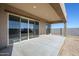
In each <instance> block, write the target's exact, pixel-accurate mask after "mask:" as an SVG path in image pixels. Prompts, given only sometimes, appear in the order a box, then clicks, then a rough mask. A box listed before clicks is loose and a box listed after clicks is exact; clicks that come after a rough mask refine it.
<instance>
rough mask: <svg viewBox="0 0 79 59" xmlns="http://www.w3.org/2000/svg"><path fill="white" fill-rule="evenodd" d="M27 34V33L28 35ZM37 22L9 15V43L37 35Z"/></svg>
mask: <svg viewBox="0 0 79 59" xmlns="http://www.w3.org/2000/svg"><path fill="white" fill-rule="evenodd" d="M28 34H29V35H28ZM38 35H39V22H37V21H32V20H29V23H28V19H26V18H21V17H19V16H14V15H9V44H12V43H15V42H18V41H20V40H27V39H28V37H29V38H34V37H38Z"/></svg>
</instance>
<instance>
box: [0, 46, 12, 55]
mask: <svg viewBox="0 0 79 59" xmlns="http://www.w3.org/2000/svg"><path fill="white" fill-rule="evenodd" d="M12 50H13V45H10V46H7V47H4V48H2V49H0V56H11V55H12Z"/></svg>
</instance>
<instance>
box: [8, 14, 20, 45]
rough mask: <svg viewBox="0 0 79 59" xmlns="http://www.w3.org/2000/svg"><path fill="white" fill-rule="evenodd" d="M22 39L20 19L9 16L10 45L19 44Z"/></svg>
mask: <svg viewBox="0 0 79 59" xmlns="http://www.w3.org/2000/svg"><path fill="white" fill-rule="evenodd" d="M19 39H20V18H19V17H16V16H13V15H9V44H12V43H14V42H18V41H19Z"/></svg>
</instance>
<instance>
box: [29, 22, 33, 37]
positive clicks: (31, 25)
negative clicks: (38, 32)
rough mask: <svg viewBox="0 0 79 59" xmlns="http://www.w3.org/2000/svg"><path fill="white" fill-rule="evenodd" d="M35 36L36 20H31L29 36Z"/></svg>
mask: <svg viewBox="0 0 79 59" xmlns="http://www.w3.org/2000/svg"><path fill="white" fill-rule="evenodd" d="M33 37H34V21H31V20H29V38H33Z"/></svg>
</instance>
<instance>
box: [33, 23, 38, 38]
mask: <svg viewBox="0 0 79 59" xmlns="http://www.w3.org/2000/svg"><path fill="white" fill-rule="evenodd" d="M38 35H39V22H34V37H38Z"/></svg>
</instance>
